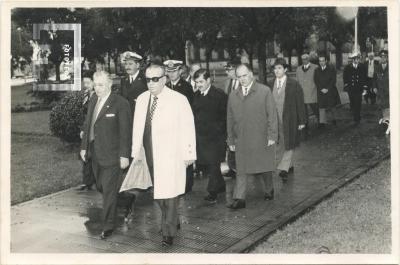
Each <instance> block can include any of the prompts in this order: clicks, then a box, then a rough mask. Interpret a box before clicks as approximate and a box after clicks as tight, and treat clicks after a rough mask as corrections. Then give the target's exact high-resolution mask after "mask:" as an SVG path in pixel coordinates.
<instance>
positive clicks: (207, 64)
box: [206, 48, 212, 71]
mask: <svg viewBox="0 0 400 265" xmlns="http://www.w3.org/2000/svg"><path fill="white" fill-rule="evenodd" d="M211 51H212V49H210V48H206V69H207V71H210V58H211Z"/></svg>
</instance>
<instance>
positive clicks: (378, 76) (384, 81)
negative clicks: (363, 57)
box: [374, 50, 390, 118]
mask: <svg viewBox="0 0 400 265" xmlns="http://www.w3.org/2000/svg"><path fill="white" fill-rule="evenodd" d="M380 56H381V61H380V64H379V65H378V66H377V68H376V71H375V85H374V92H375V94H376V95H377V98H378V104H379V107H380V109H381V111H382V115H383V117H384V118H385V117H388V116H389V107H390V106H389V62H388V52H387V51H386V50H383V51H381V52H380Z"/></svg>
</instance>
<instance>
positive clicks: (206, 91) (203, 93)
mask: <svg viewBox="0 0 400 265" xmlns="http://www.w3.org/2000/svg"><path fill="white" fill-rule="evenodd" d="M210 88H211V86H209V87H208V88H207V89H206V90H205V91H203V92H200V93H201V94H202V95H203V96H207V94H208V91H210Z"/></svg>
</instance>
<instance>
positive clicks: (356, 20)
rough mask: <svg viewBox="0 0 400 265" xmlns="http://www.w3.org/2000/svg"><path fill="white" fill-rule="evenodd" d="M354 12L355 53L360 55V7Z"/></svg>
mask: <svg viewBox="0 0 400 265" xmlns="http://www.w3.org/2000/svg"><path fill="white" fill-rule="evenodd" d="M353 12H354V53H357V54H358V19H357V18H358V7H355V8H354V9H353Z"/></svg>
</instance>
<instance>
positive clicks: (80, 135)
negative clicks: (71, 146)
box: [79, 131, 84, 139]
mask: <svg viewBox="0 0 400 265" xmlns="http://www.w3.org/2000/svg"><path fill="white" fill-rule="evenodd" d="M83 134H84V132H83V131H81V132H80V133H79V138H81V139H82V138H83Z"/></svg>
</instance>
